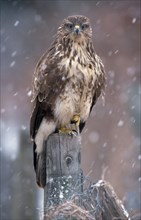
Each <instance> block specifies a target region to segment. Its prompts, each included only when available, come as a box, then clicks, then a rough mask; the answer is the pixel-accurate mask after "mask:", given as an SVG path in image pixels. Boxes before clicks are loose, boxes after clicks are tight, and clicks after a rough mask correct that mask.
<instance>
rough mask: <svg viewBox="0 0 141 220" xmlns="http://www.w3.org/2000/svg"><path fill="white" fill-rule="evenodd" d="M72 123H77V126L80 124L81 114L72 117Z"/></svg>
mask: <svg viewBox="0 0 141 220" xmlns="http://www.w3.org/2000/svg"><path fill="white" fill-rule="evenodd" d="M71 123H72V124H73V123H74V124H76V126H77V127H79V125H80V116H79V115H74V116H73V117H72V119H71Z"/></svg>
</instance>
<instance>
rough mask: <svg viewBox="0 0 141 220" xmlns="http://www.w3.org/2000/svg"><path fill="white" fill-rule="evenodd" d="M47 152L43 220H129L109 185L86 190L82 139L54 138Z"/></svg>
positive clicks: (63, 135)
mask: <svg viewBox="0 0 141 220" xmlns="http://www.w3.org/2000/svg"><path fill="white" fill-rule="evenodd" d="M45 148H46V153H45V154H44V161H45V163H43V172H42V174H43V180H44V178H45V176H46V184H45V188H44V220H53V219H55V220H68V219H69V220H112V219H119V220H130V217H129V214H128V212H127V211H126V210H125V208H124V206H123V204H122V202H121V201H120V200H119V199H118V197H117V196H116V194H115V192H114V190H113V188H112V186H111V185H110V184H109V183H107V182H106V181H102V180H99V181H98V182H97V183H94V184H90V185H89V186H88V188H86V189H83V183H84V178H83V173H82V171H81V168H80V163H81V139H80V136H79V135H73V136H69V135H67V134H58V133H55V134H52V135H50V136H49V138H48V140H47V141H46V143H45ZM45 170H46V171H45Z"/></svg>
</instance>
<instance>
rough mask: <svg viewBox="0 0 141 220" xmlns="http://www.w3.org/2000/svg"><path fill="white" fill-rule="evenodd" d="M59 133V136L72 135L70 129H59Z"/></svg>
mask: <svg viewBox="0 0 141 220" xmlns="http://www.w3.org/2000/svg"><path fill="white" fill-rule="evenodd" d="M59 133H60V134H69V135H72V134H73V131H72V130H71V129H68V128H64V127H63V128H60V129H59Z"/></svg>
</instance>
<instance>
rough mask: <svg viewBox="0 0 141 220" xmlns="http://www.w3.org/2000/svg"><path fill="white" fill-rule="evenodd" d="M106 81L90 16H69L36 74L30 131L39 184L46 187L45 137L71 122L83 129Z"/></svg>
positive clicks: (59, 29)
mask: <svg viewBox="0 0 141 220" xmlns="http://www.w3.org/2000/svg"><path fill="white" fill-rule="evenodd" d="M104 85H105V71H104V66H103V63H102V61H101V59H100V57H99V56H98V55H97V54H96V52H95V50H94V46H93V43H92V28H91V25H90V21H89V19H88V18H87V17H85V16H81V15H75V16H69V17H67V18H66V19H64V21H63V23H62V25H61V26H60V27H59V28H58V31H57V34H56V37H55V40H54V42H53V43H52V45H51V47H50V49H49V50H48V51H47V52H46V53H45V54H44V55H43V56H42V57H41V58H40V60H39V62H38V64H37V66H36V68H35V72H34V76H33V98H32V101H33V103H34V104H33V112H32V116H31V120H30V134H31V138H32V140H33V144H34V149H33V150H34V168H35V172H36V178H37V183H38V185H39V186H41V187H44V183H43V182H42V180H41V176H40V174H41V155H42V153H43V151H44V142H45V140H47V138H48V136H49V135H50V134H52V133H53V132H55V131H62V132H64V131H65V130H66V132H67V131H68V129H67V127H68V124H70V123H71V122H73V123H75V124H76V125H77V127H78V128H79V130H80V132H81V131H82V129H83V127H84V125H85V123H86V121H87V118H88V117H89V115H90V112H91V110H92V107H93V106H94V105H95V103H96V101H97V99H98V97H99V96H100V94H101V93H102V91H103V89H104Z"/></svg>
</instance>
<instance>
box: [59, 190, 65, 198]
mask: <svg viewBox="0 0 141 220" xmlns="http://www.w3.org/2000/svg"><path fill="white" fill-rule="evenodd" d="M59 198H60V199H63V198H64V195H63V193H62V192H61V191H60V194H59Z"/></svg>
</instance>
